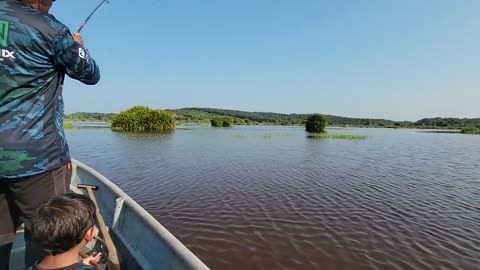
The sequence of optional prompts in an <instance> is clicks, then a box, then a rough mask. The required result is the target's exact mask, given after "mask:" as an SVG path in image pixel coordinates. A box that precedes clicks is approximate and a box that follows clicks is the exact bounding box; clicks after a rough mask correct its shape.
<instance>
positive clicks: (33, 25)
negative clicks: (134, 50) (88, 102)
mask: <svg viewBox="0 0 480 270" xmlns="http://www.w3.org/2000/svg"><path fill="white" fill-rule="evenodd" d="M65 74H66V75H68V76H69V77H71V78H73V79H76V80H79V81H81V82H83V83H85V84H96V83H97V82H98V81H99V79H100V71H99V68H98V66H97V64H96V63H95V61H94V60H93V59H92V58H91V57H90V55H89V52H88V51H87V49H86V48H84V47H83V46H82V45H80V44H79V43H77V42H76V41H74V39H73V37H72V35H71V33H70V31H69V29H68V28H67V27H66V26H65V25H64V24H62V23H61V22H59V21H58V20H57V19H56V18H55V17H54V16H52V15H50V14H47V13H43V12H41V11H38V10H37V9H34V8H33V7H31V6H29V5H27V4H24V3H23V2H22V1H19V0H3V1H0V179H1V178H20V177H26V176H31V175H36V174H40V173H43V172H47V171H50V170H53V169H57V168H59V167H61V166H63V165H65V164H67V163H68V162H69V161H70V154H69V150H68V145H67V141H66V140H65V134H64V131H63V106H64V103H63V98H62V90H63V82H64V79H65Z"/></svg>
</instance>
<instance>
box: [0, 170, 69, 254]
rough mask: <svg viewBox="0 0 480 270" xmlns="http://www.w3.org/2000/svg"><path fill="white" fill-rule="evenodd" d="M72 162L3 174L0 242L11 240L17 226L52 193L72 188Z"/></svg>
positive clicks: (33, 212)
mask: <svg viewBox="0 0 480 270" xmlns="http://www.w3.org/2000/svg"><path fill="white" fill-rule="evenodd" d="M71 176H72V169H71V164H68V165H65V166H62V167H60V168H58V169H56V170H53V171H49V172H45V173H42V174H38V175H34V176H28V177H23V178H18V179H1V178H0V246H3V245H5V244H8V243H11V242H12V241H13V237H14V235H15V232H16V230H17V228H18V227H19V226H20V225H21V224H22V223H24V224H25V227H26V228H29V225H30V223H29V222H30V219H31V218H32V216H33V214H35V211H36V210H37V208H38V207H39V206H40V205H41V204H43V203H46V202H47V201H48V200H49V199H50V198H51V197H53V196H55V195H59V194H64V193H67V192H68V191H69V188H70V182H71Z"/></svg>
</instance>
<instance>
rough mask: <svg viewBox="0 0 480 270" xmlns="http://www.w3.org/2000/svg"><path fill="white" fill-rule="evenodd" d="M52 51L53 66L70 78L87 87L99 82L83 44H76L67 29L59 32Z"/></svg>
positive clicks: (98, 71)
mask: <svg viewBox="0 0 480 270" xmlns="http://www.w3.org/2000/svg"><path fill="white" fill-rule="evenodd" d="M80 40H81V39H80ZM53 51H54V61H55V64H56V65H57V67H58V68H59V69H61V70H62V71H65V73H66V74H67V75H68V76H70V77H71V78H73V79H76V80H79V81H81V82H83V83H85V84H89V85H93V84H96V83H97V82H98V81H99V80H100V70H99V68H98V66H97V64H96V63H95V61H94V60H93V59H92V58H91V57H90V55H89V53H88V51H87V49H85V48H84V47H83V44H80V43H79V42H76V41H75V40H74V38H73V37H72V35H71V34H70V31H68V30H67V29H64V30H61V31H60V33H59V34H58V35H57V36H56V38H55V40H54V42H53Z"/></svg>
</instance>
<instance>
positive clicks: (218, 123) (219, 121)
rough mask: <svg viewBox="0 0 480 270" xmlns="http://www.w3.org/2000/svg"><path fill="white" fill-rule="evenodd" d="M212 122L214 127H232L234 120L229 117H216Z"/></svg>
mask: <svg viewBox="0 0 480 270" xmlns="http://www.w3.org/2000/svg"><path fill="white" fill-rule="evenodd" d="M210 122H211V123H212V127H231V126H232V124H233V118H232V117H229V116H215V117H213V118H212V120H211V121H210Z"/></svg>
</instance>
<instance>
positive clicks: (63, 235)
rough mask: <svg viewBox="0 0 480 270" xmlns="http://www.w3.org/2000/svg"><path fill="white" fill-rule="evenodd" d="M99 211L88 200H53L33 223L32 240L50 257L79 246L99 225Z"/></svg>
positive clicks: (60, 197) (69, 196)
mask: <svg viewBox="0 0 480 270" xmlns="http://www.w3.org/2000/svg"><path fill="white" fill-rule="evenodd" d="M95 212H96V207H95V204H94V203H93V202H92V200H90V199H89V198H88V197H86V196H84V195H79V194H64V195H58V196H55V197H52V198H51V199H50V200H49V201H48V202H47V203H46V204H45V205H43V206H41V207H40V208H38V209H37V211H36V213H35V215H34V217H33V219H32V229H31V230H32V231H31V234H32V240H34V241H35V242H37V243H38V244H39V245H40V247H41V248H42V250H43V251H44V252H46V253H47V254H49V255H57V254H60V253H64V252H66V251H68V250H70V249H71V248H73V247H74V246H76V245H78V244H79V243H80V242H81V241H82V239H83V237H84V236H85V233H86V232H87V231H88V229H90V228H91V227H92V226H94V225H95V223H96V216H95Z"/></svg>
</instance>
